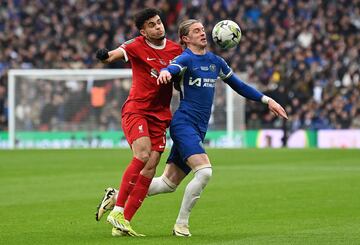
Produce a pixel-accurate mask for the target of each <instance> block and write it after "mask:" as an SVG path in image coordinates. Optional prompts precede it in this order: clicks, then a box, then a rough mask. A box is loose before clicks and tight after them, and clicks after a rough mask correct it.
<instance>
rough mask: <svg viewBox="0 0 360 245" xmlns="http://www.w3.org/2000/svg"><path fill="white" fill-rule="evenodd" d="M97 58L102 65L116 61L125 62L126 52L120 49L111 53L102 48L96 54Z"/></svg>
mask: <svg viewBox="0 0 360 245" xmlns="http://www.w3.org/2000/svg"><path fill="white" fill-rule="evenodd" d="M96 58H97V59H99V60H100V61H101V62H102V63H105V64H109V63H112V62H114V61H118V60H123V59H124V52H123V51H122V50H121V49H120V48H117V49H114V50H111V51H109V50H108V49H106V48H102V49H99V50H98V51H97V52H96Z"/></svg>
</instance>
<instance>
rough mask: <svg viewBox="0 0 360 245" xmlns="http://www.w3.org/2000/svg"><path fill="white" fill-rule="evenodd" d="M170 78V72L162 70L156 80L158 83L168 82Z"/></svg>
mask: <svg viewBox="0 0 360 245" xmlns="http://www.w3.org/2000/svg"><path fill="white" fill-rule="evenodd" d="M170 80H171V73H170V72H168V71H166V70H163V71H161V72H160V75H159V77H158V79H157V80H156V82H157V84H158V85H160V84H162V83H163V84H167V83H168V82H170Z"/></svg>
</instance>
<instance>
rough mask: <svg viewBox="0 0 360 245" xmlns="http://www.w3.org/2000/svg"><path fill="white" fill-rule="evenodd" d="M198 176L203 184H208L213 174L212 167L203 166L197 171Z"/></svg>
mask: <svg viewBox="0 0 360 245" xmlns="http://www.w3.org/2000/svg"><path fill="white" fill-rule="evenodd" d="M195 176H196V178H198V179H199V180H200V181H201V182H202V183H203V184H205V185H206V184H207V183H208V182H209V180H210V179H211V176H212V168H203V169H199V170H198V171H196V173H195Z"/></svg>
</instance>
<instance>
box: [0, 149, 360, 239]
mask: <svg viewBox="0 0 360 245" xmlns="http://www.w3.org/2000/svg"><path fill="white" fill-rule="evenodd" d="M208 154H209V156H210V159H211V161H212V164H213V170H214V171H213V177H212V179H211V181H210V183H209V185H208V186H207V188H206V189H205V191H204V192H203V194H202V196H201V199H200V200H199V201H198V203H197V206H196V207H195V208H194V209H193V212H192V216H191V220H190V228H191V232H192V234H193V236H192V237H190V238H179V237H173V236H172V235H171V230H172V226H173V224H174V221H175V219H176V216H177V211H178V208H179V206H180V202H181V198H182V194H183V191H184V188H185V185H186V183H187V182H188V181H189V180H190V178H189V177H188V178H187V179H186V181H185V182H184V183H182V185H181V186H180V187H179V188H178V190H177V191H176V192H175V193H171V194H163V195H158V196H154V197H150V198H147V199H146V200H145V201H144V204H143V206H142V208H141V209H140V210H139V212H138V213H137V214H136V216H135V217H134V219H133V221H132V225H133V228H134V229H135V230H136V231H138V232H141V233H144V234H146V235H147V237H144V238H131V237H116V238H114V237H112V236H111V226H110V225H109V224H107V223H106V222H105V218H103V219H102V220H101V221H100V222H96V221H95V216H94V213H95V207H96V206H97V204H98V202H99V201H100V199H101V197H102V195H103V190H104V189H105V187H108V186H114V187H118V183H119V180H120V178H121V174H122V171H123V170H124V168H125V166H126V164H127V163H128V161H129V160H130V158H131V152H130V150H127V149H115V150H15V151H0V244H33V245H35V244H167V245H168V244H360V151H359V150H316V149H309V150H287V149H279V150H271V149H267V150H260V149H233V150H229V149H208ZM167 155H168V153H165V154H164V157H163V159H162V161H161V163H160V165H159V167H158V171H157V175H159V174H161V172H162V170H163V168H164V161H165V158H166V157H167Z"/></svg>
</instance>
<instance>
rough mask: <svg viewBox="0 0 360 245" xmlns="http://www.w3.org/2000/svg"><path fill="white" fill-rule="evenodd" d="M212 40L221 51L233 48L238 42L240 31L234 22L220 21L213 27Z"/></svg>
mask: <svg viewBox="0 0 360 245" xmlns="http://www.w3.org/2000/svg"><path fill="white" fill-rule="evenodd" d="M212 38H213V40H214V42H215V43H216V44H217V45H218V46H219V47H220V48H222V49H229V48H233V47H235V46H236V45H238V44H239V42H240V39H241V29H240V27H239V26H238V24H236V23H235V22H234V21H231V20H222V21H220V22H219V23H217V24H216V25H215V26H214V28H213V30H212Z"/></svg>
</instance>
